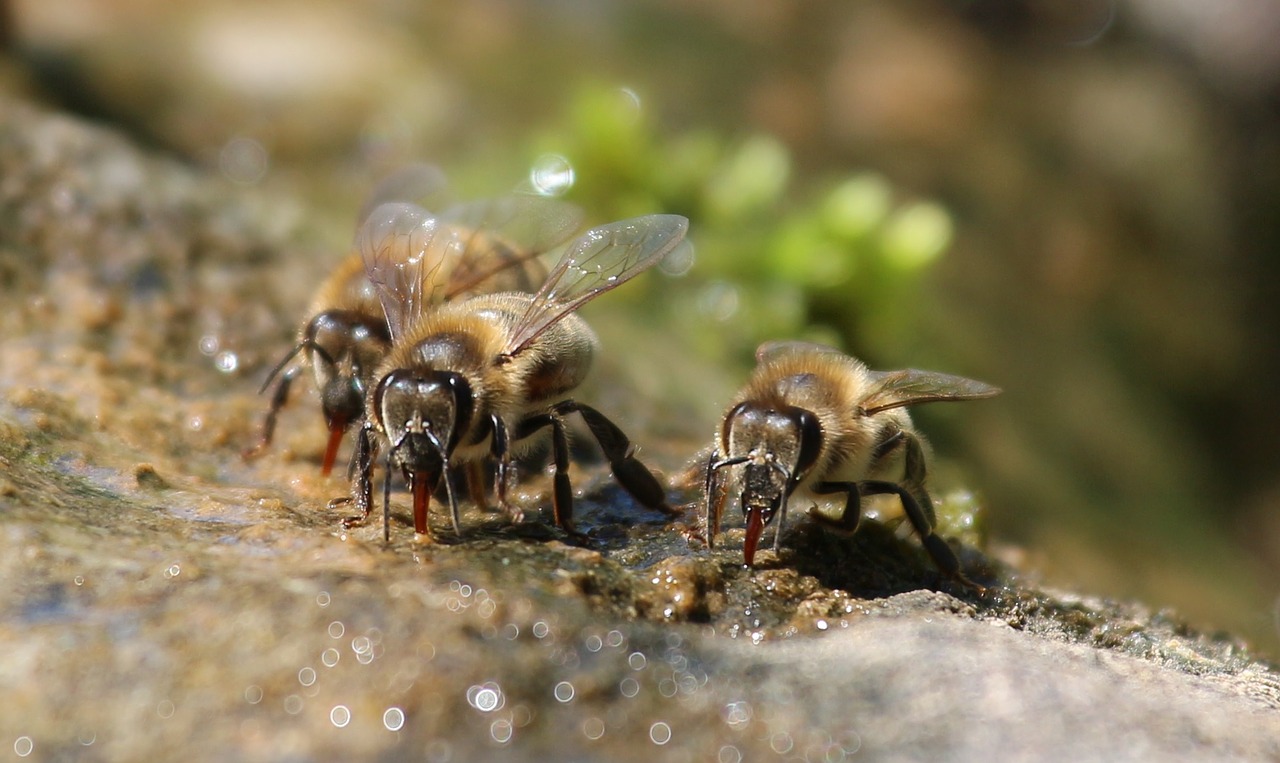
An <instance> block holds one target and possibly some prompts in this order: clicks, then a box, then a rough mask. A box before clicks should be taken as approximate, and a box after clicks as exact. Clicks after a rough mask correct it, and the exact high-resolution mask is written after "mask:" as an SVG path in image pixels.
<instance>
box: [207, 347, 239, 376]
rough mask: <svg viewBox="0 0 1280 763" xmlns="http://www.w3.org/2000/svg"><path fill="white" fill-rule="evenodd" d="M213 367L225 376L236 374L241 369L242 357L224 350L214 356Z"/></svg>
mask: <svg viewBox="0 0 1280 763" xmlns="http://www.w3.org/2000/svg"><path fill="white" fill-rule="evenodd" d="M213 367H214V368H216V369H218V370H219V371H221V372H222V373H224V374H230V373H235V370H236V369H237V368H239V367H240V357H239V356H238V355H236V354H235V353H234V352H232V351H231V350H223V351H222V352H220V353H218V354H217V355H215V356H214V358H213Z"/></svg>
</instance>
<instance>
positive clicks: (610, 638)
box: [604, 599, 1280, 649]
mask: <svg viewBox="0 0 1280 763" xmlns="http://www.w3.org/2000/svg"><path fill="white" fill-rule="evenodd" d="M1276 608H1277V611H1278V612H1280V599H1277V600H1276ZM626 642H627V637H626V636H624V635H623V634H622V631H609V633H608V635H606V636H605V637H604V643H605V644H607V645H608V646H609V647H610V648H612V649H617V648H618V647H620V646H622V645H623V644H625V643H626Z"/></svg>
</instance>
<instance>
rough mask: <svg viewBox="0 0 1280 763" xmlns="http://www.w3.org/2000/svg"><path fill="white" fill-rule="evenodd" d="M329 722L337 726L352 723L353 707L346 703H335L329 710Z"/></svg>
mask: <svg viewBox="0 0 1280 763" xmlns="http://www.w3.org/2000/svg"><path fill="white" fill-rule="evenodd" d="M329 722H330V723H332V724H333V725H334V726H336V727H337V728H345V727H346V725H347V724H348V723H351V709H350V708H348V707H347V706H346V705H334V706H333V709H332V710H330V711H329Z"/></svg>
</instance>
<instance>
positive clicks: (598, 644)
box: [586, 635, 604, 652]
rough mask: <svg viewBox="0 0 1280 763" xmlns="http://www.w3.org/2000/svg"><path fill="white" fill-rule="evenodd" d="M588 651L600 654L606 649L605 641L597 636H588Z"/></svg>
mask: <svg viewBox="0 0 1280 763" xmlns="http://www.w3.org/2000/svg"><path fill="white" fill-rule="evenodd" d="M586 645H587V651H588V652H598V651H600V650H601V649H603V648H604V639H602V638H600V637H599V636H596V635H591V636H587V641H586Z"/></svg>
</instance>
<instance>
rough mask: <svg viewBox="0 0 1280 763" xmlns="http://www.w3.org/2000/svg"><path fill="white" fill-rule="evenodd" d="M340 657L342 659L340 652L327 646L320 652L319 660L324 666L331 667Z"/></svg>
mask: <svg viewBox="0 0 1280 763" xmlns="http://www.w3.org/2000/svg"><path fill="white" fill-rule="evenodd" d="M340 659H342V653H341V652H339V651H338V650H337V649H334V648H333V647H329V648H328V649H326V650H324V651H323V652H321V653H320V662H323V663H324V666H325V667H326V668H332V667H333V666H334V665H337V664H338V660H340Z"/></svg>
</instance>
